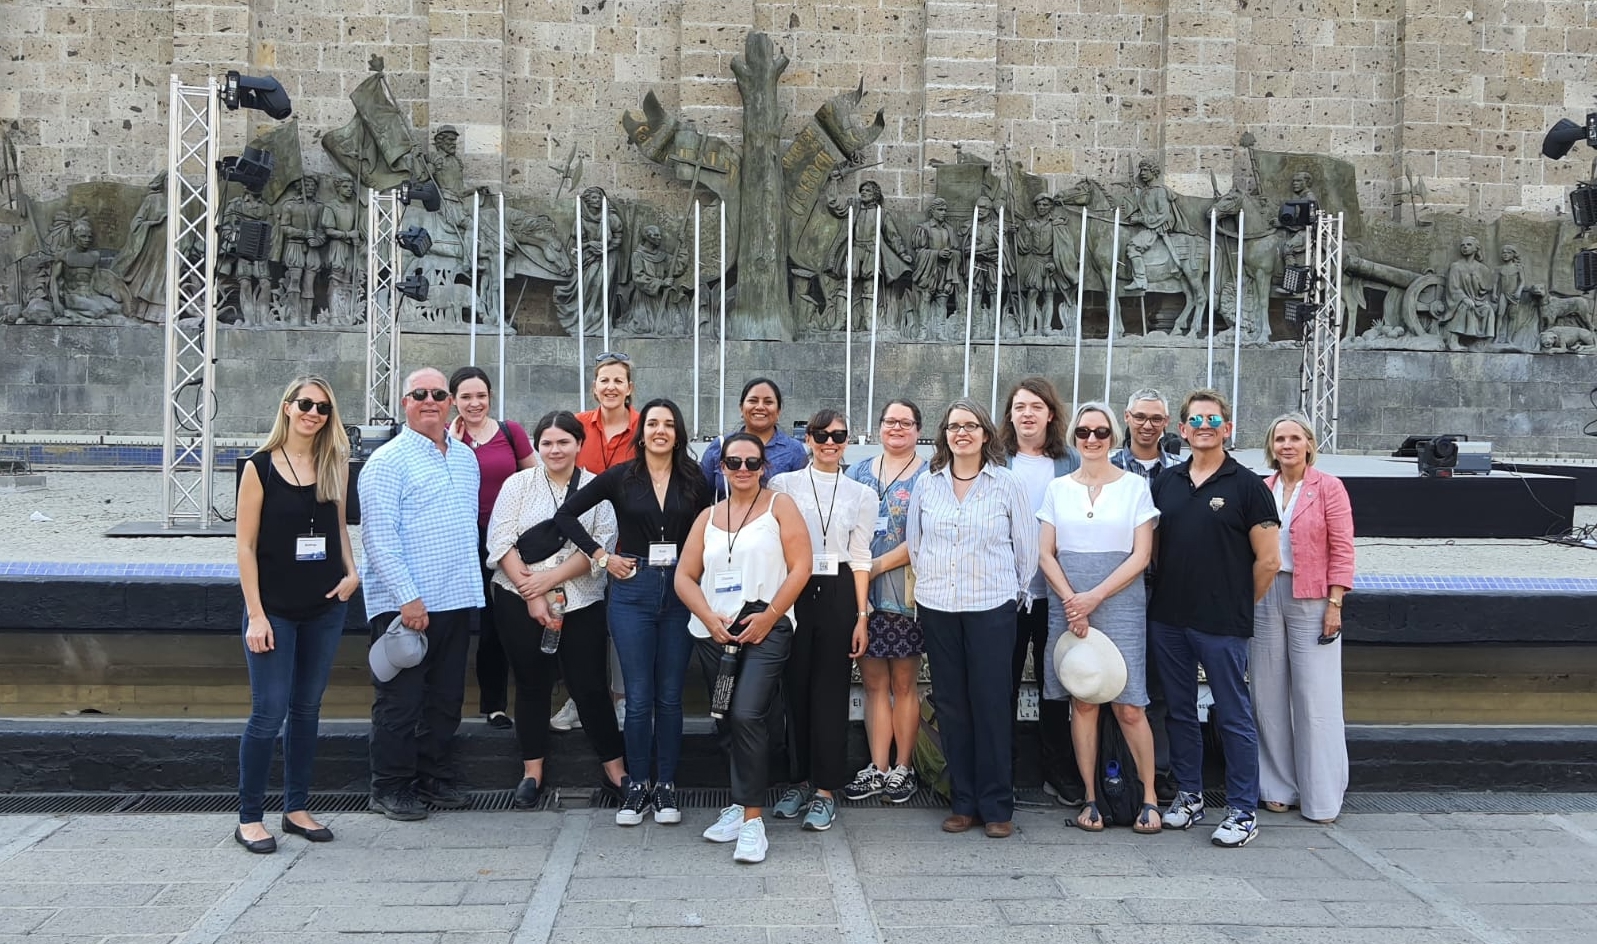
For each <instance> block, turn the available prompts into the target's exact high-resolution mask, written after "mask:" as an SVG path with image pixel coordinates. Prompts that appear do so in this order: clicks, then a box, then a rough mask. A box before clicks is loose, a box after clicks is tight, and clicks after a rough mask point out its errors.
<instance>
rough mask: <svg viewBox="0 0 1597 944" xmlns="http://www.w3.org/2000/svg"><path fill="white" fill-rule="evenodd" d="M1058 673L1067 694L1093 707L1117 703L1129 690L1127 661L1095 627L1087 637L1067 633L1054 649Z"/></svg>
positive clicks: (1089, 629)
mask: <svg viewBox="0 0 1597 944" xmlns="http://www.w3.org/2000/svg"><path fill="white" fill-rule="evenodd" d="M1054 674H1055V675H1057V676H1058V677H1059V683H1060V684H1061V685H1063V686H1064V688H1065V691H1067V692H1069V693H1070V694H1071V695H1072V696H1073V697H1075V698H1078V699H1080V700H1082V701H1084V702H1086V703H1088V704H1090V705H1101V704H1104V703H1106V702H1111V701H1114V700H1115V698H1117V697H1119V695H1120V693H1121V692H1123V691H1125V689H1126V659H1125V657H1124V656H1122V655H1121V654H1120V647H1118V646H1116V645H1115V644H1114V640H1112V639H1110V638H1109V637H1108V636H1105V635H1104V634H1103V633H1102V632H1100V631H1099V630H1097V629H1096V628H1094V627H1091V626H1089V627H1087V635H1086V636H1085V637H1080V636H1077V635H1076V634H1075V633H1072V632H1070V631H1068V630H1067V631H1066V632H1065V634H1064V635H1063V636H1061V637H1059V642H1058V644H1056V645H1055V646H1054Z"/></svg>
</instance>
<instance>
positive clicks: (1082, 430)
mask: <svg viewBox="0 0 1597 944" xmlns="http://www.w3.org/2000/svg"><path fill="white" fill-rule="evenodd" d="M1113 435H1114V431H1113V430H1111V429H1110V428H1109V427H1107V426H1093V427H1090V428H1089V427H1086V426H1077V427H1076V438H1077V439H1088V438H1091V439H1097V440H1106V439H1108V438H1109V437H1110V436H1113Z"/></svg>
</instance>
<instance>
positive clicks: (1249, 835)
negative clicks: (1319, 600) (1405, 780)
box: [1148, 390, 1281, 848]
mask: <svg viewBox="0 0 1597 944" xmlns="http://www.w3.org/2000/svg"><path fill="white" fill-rule="evenodd" d="M1176 415H1177V416H1179V417H1181V419H1182V422H1181V437H1182V438H1183V439H1185V440H1186V441H1187V445H1188V446H1190V447H1191V449H1192V458H1190V459H1188V460H1187V461H1186V462H1183V463H1182V464H1180V465H1178V466H1176V467H1175V468H1173V469H1170V470H1169V471H1167V472H1165V473H1163V474H1161V475H1159V476H1158V477H1157V478H1156V479H1154V480H1153V482H1152V483H1151V485H1152V488H1153V501H1154V504H1155V505H1157V506H1158V508H1159V515H1160V518H1159V530H1158V532H1157V535H1156V538H1155V548H1154V575H1155V576H1154V584H1153V595H1152V597H1151V598H1150V599H1149V601H1148V625H1149V636H1150V642H1151V644H1152V655H1153V663H1154V665H1155V666H1156V667H1157V671H1158V675H1159V679H1160V681H1161V683H1162V684H1163V686H1164V692H1165V697H1166V698H1167V699H1168V701H1169V714H1168V717H1167V718H1166V721H1165V728H1166V731H1167V732H1168V734H1169V737H1170V766H1171V770H1172V773H1173V774H1174V775H1175V779H1176V785H1177V787H1178V789H1179V791H1180V792H1179V793H1178V794H1177V795H1176V798H1175V800H1173V801H1172V802H1171V804H1170V807H1169V809H1168V810H1166V811H1165V814H1164V827H1165V828H1166V829H1191V828H1192V827H1193V826H1195V825H1197V823H1198V822H1200V821H1201V820H1202V819H1203V818H1204V811H1203V733H1202V730H1201V729H1200V728H1199V726H1198V664H1199V663H1200V662H1201V663H1202V664H1203V668H1204V672H1205V674H1206V675H1207V678H1208V682H1209V690H1210V692H1211V693H1213V695H1214V710H1215V714H1216V716H1217V718H1218V720H1219V728H1220V743H1221V746H1222V748H1223V749H1224V752H1225V779H1226V784H1225V792H1226V806H1227V807H1228V813H1227V815H1226V817H1225V819H1224V820H1223V821H1222V822H1221V823H1220V826H1219V828H1218V829H1216V830H1215V831H1214V836H1213V842H1214V844H1215V845H1217V846H1224V847H1228V848H1240V847H1241V846H1245V845H1247V844H1248V843H1249V842H1252V841H1253V838H1254V836H1256V835H1258V827H1257V826H1256V824H1255V822H1254V812H1255V808H1256V807H1257V806H1258V804H1259V735H1258V730H1257V728H1256V727H1255V726H1254V721H1253V700H1252V698H1251V697H1250V695H1249V692H1248V683H1247V674H1248V645H1249V642H1248V641H1249V639H1250V638H1251V637H1252V636H1253V606H1254V604H1255V603H1256V602H1257V601H1258V600H1259V599H1260V598H1261V597H1263V596H1264V593H1265V591H1266V590H1268V589H1269V587H1270V583H1271V581H1273V580H1274V579H1275V574H1276V571H1278V570H1280V568H1281V550H1280V542H1279V538H1280V531H1279V528H1280V527H1281V519H1280V517H1279V515H1278V513H1277V512H1276V507H1275V498H1274V497H1273V496H1272V495H1271V494H1270V490H1269V489H1268V488H1266V487H1265V485H1264V480H1263V479H1261V478H1259V476H1258V475H1256V474H1255V473H1253V472H1252V471H1250V470H1249V469H1247V468H1244V467H1243V466H1242V465H1241V464H1240V463H1238V462H1237V461H1236V460H1235V459H1234V458H1232V457H1231V456H1230V455H1229V454H1228V453H1227V452H1226V450H1225V442H1226V439H1227V438H1228V437H1230V435H1231V432H1232V428H1231V406H1230V404H1229V403H1227V402H1226V399H1225V397H1224V396H1223V395H1222V394H1220V393H1219V392H1217V391H1214V390H1198V391H1196V392H1194V393H1191V394H1188V395H1187V398H1186V400H1185V402H1183V403H1182V404H1181V411H1180V412H1179V413H1178V414H1176Z"/></svg>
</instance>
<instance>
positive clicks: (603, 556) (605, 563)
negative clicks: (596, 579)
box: [593, 551, 610, 570]
mask: <svg viewBox="0 0 1597 944" xmlns="http://www.w3.org/2000/svg"><path fill="white" fill-rule="evenodd" d="M593 562H594V563H595V564H598V565H599V569H600V570H603V569H604V568H606V567H609V566H610V555H609V553H608V552H606V551H600V552H599V556H598V557H595V558H594V559H593Z"/></svg>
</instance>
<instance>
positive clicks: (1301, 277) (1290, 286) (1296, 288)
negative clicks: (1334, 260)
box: [1281, 265, 1314, 295]
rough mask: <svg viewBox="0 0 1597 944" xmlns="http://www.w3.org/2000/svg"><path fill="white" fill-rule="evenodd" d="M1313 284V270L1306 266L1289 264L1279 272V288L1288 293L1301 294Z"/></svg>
mask: <svg viewBox="0 0 1597 944" xmlns="http://www.w3.org/2000/svg"><path fill="white" fill-rule="evenodd" d="M1313 284H1314V270H1313V269H1311V268H1309V267H1308V266H1300V265H1289V266H1287V267H1286V269H1285V270H1284V271H1282V273H1281V290H1282V291H1283V292H1286V293H1287V294H1288V295H1302V294H1303V293H1304V292H1307V291H1308V290H1309V286H1310V285H1313Z"/></svg>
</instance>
